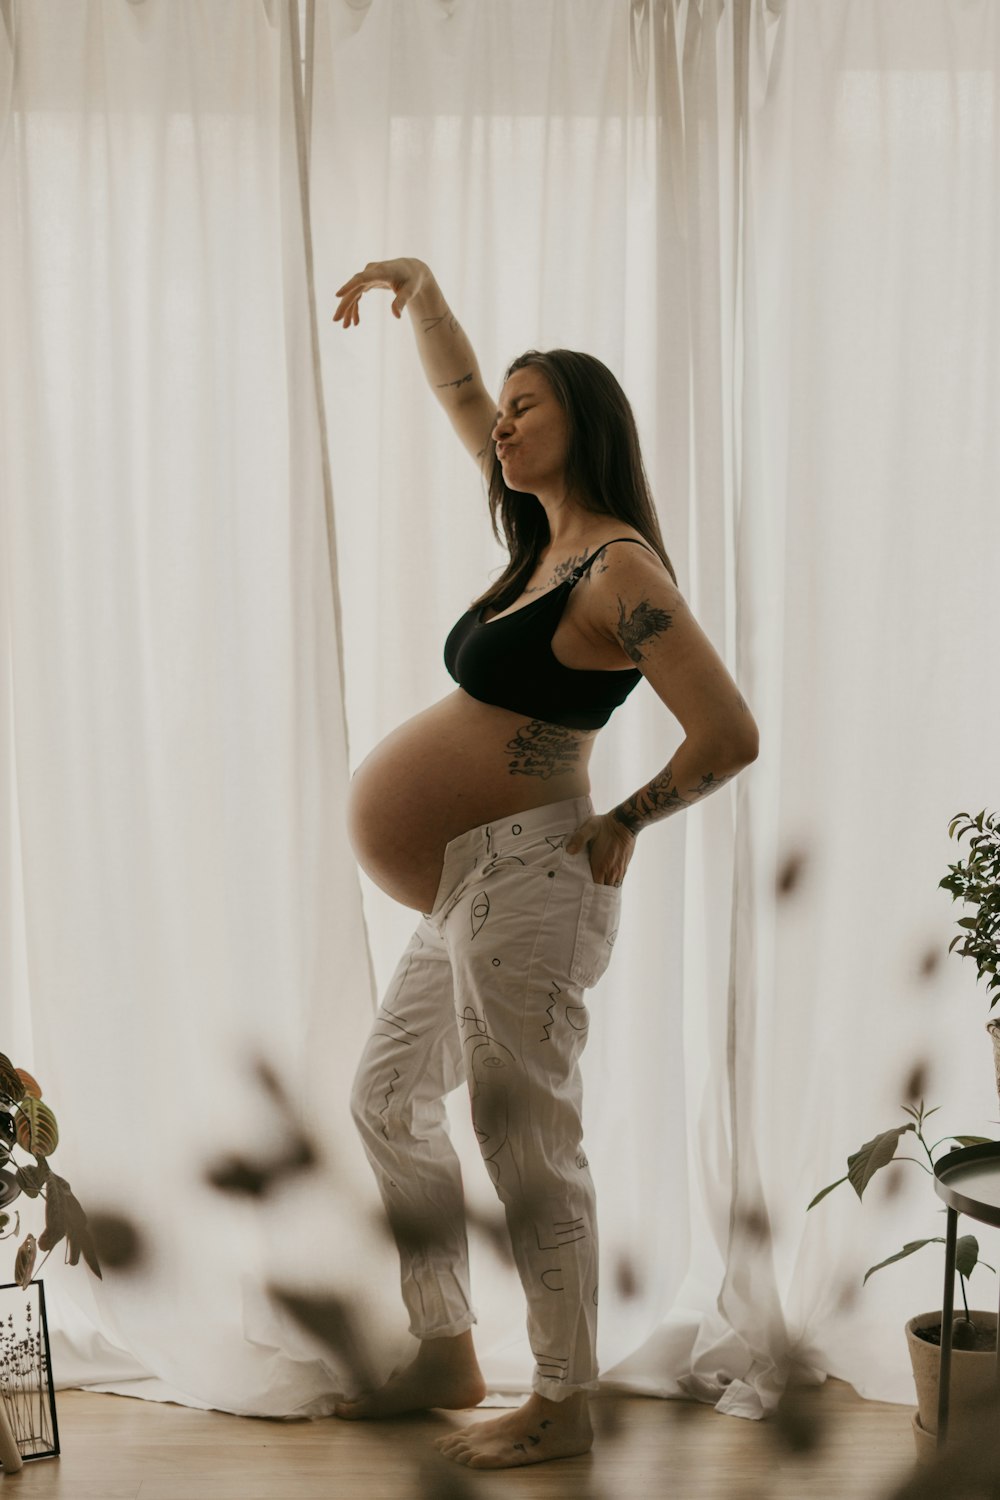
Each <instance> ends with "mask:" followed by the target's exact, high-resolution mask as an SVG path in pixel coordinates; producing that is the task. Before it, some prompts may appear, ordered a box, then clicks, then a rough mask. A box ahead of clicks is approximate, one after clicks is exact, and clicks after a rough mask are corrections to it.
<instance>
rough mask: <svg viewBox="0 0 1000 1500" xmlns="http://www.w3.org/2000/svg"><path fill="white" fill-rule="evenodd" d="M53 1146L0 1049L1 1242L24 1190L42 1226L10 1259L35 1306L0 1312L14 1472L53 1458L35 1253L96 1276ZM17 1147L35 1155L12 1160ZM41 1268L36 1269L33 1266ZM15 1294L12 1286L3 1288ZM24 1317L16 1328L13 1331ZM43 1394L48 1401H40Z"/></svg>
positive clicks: (18, 1073)
mask: <svg viewBox="0 0 1000 1500" xmlns="http://www.w3.org/2000/svg"><path fill="white" fill-rule="evenodd" d="M58 1144H59V1127H58V1125H57V1124H56V1117H55V1115H54V1114H53V1112H52V1110H51V1109H50V1108H49V1106H48V1105H47V1104H45V1103H44V1102H43V1100H42V1091H41V1089H40V1088H39V1086H38V1083H37V1081H36V1080H35V1079H34V1078H32V1076H31V1074H30V1073H28V1072H26V1071H25V1070H24V1068H15V1067H14V1066H13V1064H12V1063H11V1061H10V1059H9V1058H8V1057H6V1056H5V1055H4V1054H3V1053H2V1052H0V1239H9V1238H10V1235H11V1234H14V1235H17V1234H20V1232H21V1215H20V1213H19V1212H18V1211H16V1210H15V1215H14V1217H15V1221H16V1222H15V1225H14V1228H13V1229H12V1230H11V1231H10V1232H9V1233H5V1232H4V1231H6V1229H7V1225H8V1224H9V1223H10V1218H11V1216H10V1214H9V1213H7V1212H6V1209H7V1207H8V1205H9V1204H11V1203H13V1202H14V1200H15V1199H17V1198H19V1197H20V1196H21V1194H22V1193H23V1194H24V1195H25V1197H27V1198H43V1199H44V1200H45V1228H44V1230H43V1231H42V1233H41V1234H40V1235H39V1237H38V1239H37V1240H36V1239H35V1236H34V1235H33V1234H31V1233H29V1234H26V1235H25V1237H24V1239H23V1240H22V1242H21V1244H20V1245H19V1246H18V1249H17V1254H16V1256H15V1257H14V1284H15V1285H16V1287H17V1288H18V1289H19V1292H20V1293H24V1292H27V1291H28V1289H29V1288H30V1287H32V1286H34V1287H35V1288H36V1289H37V1307H36V1308H35V1309H34V1312H35V1316H34V1318H33V1317H32V1312H33V1307H32V1300H31V1298H30V1297H29V1300H28V1301H27V1303H25V1299H24V1297H23V1296H19V1297H18V1305H17V1306H16V1308H15V1307H14V1306H13V1305H12V1306H11V1307H10V1308H9V1310H8V1309H5V1310H4V1311H5V1312H6V1313H7V1316H6V1317H5V1318H3V1319H0V1335H2V1337H0V1342H2V1343H3V1345H4V1347H3V1348H2V1349H0V1365H2V1373H0V1463H2V1464H3V1468H4V1472H6V1473H11V1472H16V1471H17V1470H18V1469H20V1468H21V1465H22V1458H54V1457H57V1456H58V1454H59V1428H58V1425H57V1422H56V1402H55V1391H54V1389H53V1382H52V1367H51V1363H50V1358H49V1346H48V1345H49V1340H48V1324H47V1322H46V1319H45V1289H44V1287H43V1285H42V1282H41V1280H40V1279H39V1278H38V1277H36V1276H35V1270H36V1267H35V1261H36V1259H37V1256H38V1251H39V1250H44V1251H46V1252H47V1254H46V1259H48V1254H51V1252H52V1251H53V1250H54V1249H55V1247H56V1245H58V1244H59V1242H60V1241H61V1240H65V1241H66V1259H67V1262H68V1263H69V1264H70V1265H74V1266H75V1265H76V1263H77V1261H78V1260H79V1259H80V1256H81V1255H82V1256H83V1258H84V1260H85V1261H86V1262H87V1265H88V1266H89V1267H90V1269H91V1270H92V1271H93V1273H94V1275H95V1276H98V1277H101V1279H102V1280H103V1277H102V1276H101V1267H100V1264H99V1262H98V1259H97V1251H96V1250H95V1248H94V1241H93V1236H92V1234H91V1231H90V1227H89V1225H88V1223H87V1215H86V1214H85V1213H84V1211H83V1209H82V1208H81V1207H80V1204H79V1203H78V1202H77V1199H76V1198H75V1197H74V1195H73V1190H72V1189H71V1187H70V1185H69V1183H68V1182H67V1181H66V1179H65V1177H60V1176H59V1175H58V1173H56V1172H53V1170H52V1168H51V1166H50V1165H49V1157H50V1156H51V1155H52V1153H53V1152H54V1151H55V1149H56V1147H57V1146H58ZM17 1146H19V1147H20V1148H21V1150H23V1151H26V1152H27V1153H28V1154H29V1155H30V1156H32V1157H33V1158H34V1160H33V1161H32V1162H27V1163H20V1162H17V1161H16V1160H15V1159H14V1154H13V1153H14V1149H15V1147H17ZM44 1264H45V1261H44V1260H43V1261H42V1265H44ZM38 1270H41V1266H39V1267H38ZM5 1290H8V1291H10V1293H11V1295H13V1288H10V1287H8V1288H5ZM22 1317H23V1318H24V1319H25V1320H26V1321H25V1324H24V1326H23V1327H22V1328H20V1329H19V1328H17V1327H16V1326H15V1323H16V1322H20V1320H21V1318H22ZM46 1395H47V1398H48V1399H47V1401H46V1400H44V1399H43V1397H45V1396H46Z"/></svg>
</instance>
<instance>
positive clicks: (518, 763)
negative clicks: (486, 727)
mask: <svg viewBox="0 0 1000 1500" xmlns="http://www.w3.org/2000/svg"><path fill="white" fill-rule="evenodd" d="M580 744H581V740H580V736H579V734H578V733H577V731H576V730H573V729H567V728H566V726H565V725H564V724H548V723H546V721H545V720H544V719H532V720H531V723H530V724H524V725H522V727H521V728H520V729H519V730H518V731H517V734H516V735H515V736H514V738H513V739H512V740H509V741H508V742H507V749H508V750H510V751H511V752H512V753H513V759H512V760H511V761H510V763H509V764H508V766H507V769H508V771H509V772H510V774H511V775H512V776H540V777H541V778H542V780H543V781H548V779H549V777H550V776H561V775H564V774H565V773H566V772H567V771H575V770H576V768H577V765H578V764H579V760H580Z"/></svg>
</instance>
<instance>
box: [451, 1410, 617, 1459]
mask: <svg viewBox="0 0 1000 1500" xmlns="http://www.w3.org/2000/svg"><path fill="white" fill-rule="evenodd" d="M593 1441H594V1430H593V1428H592V1427H591V1425H590V1411H589V1408H588V1406H587V1396H586V1392H584V1391H578V1392H577V1393H576V1394H575V1395H573V1396H570V1397H568V1399H567V1400H565V1401H547V1400H546V1399H545V1397H544V1396H534V1395H533V1396H530V1397H529V1398H528V1400H527V1401H526V1402H525V1403H524V1405H523V1406H522V1407H520V1408H519V1409H518V1410H517V1411H512V1412H505V1413H504V1415H503V1416H502V1417H498V1418H497V1419H496V1420H495V1421H492V1422H476V1423H474V1424H473V1425H472V1426H469V1427H463V1428H462V1430H461V1431H460V1432H452V1433H449V1435H448V1436H447V1437H443V1438H437V1439H436V1440H435V1444H434V1446H435V1447H436V1448H439V1449H440V1451H441V1452H442V1453H443V1454H444V1456H445V1458H451V1459H454V1461H455V1463H457V1464H465V1465H466V1466H467V1467H468V1468H470V1469H515V1468H520V1466H521V1465H522V1464H541V1463H544V1462H545V1460H546V1459H549V1458H576V1457H577V1456H578V1455H579V1454H581V1453H588V1452H589V1451H590V1448H591V1447H592V1445H593Z"/></svg>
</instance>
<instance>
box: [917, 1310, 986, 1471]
mask: <svg viewBox="0 0 1000 1500" xmlns="http://www.w3.org/2000/svg"><path fill="white" fill-rule="evenodd" d="M956 1316H957V1314H956ZM963 1316H964V1314H963ZM970 1317H971V1318H972V1321H973V1322H974V1323H976V1324H978V1325H979V1327H981V1328H988V1329H989V1330H990V1331H991V1332H992V1333H993V1336H994V1340H995V1339H996V1327H997V1315H996V1313H995V1312H978V1311H973V1312H972V1313H970ZM940 1322H941V1313H940V1312H926V1313H918V1314H917V1316H916V1317H915V1318H911V1319H910V1321H909V1322H908V1323H907V1325H906V1342H907V1345H908V1346H909V1350H910V1364H911V1365H912V1366H913V1383H914V1385H915V1386H916V1388H917V1413H916V1416H915V1418H914V1424H913V1435H914V1439H915V1441H916V1444H917V1456H918V1458H923V1457H924V1456H925V1455H927V1454H930V1455H931V1456H932V1455H933V1450H934V1445H935V1444H936V1442H937V1414H938V1392H939V1389H940V1375H941V1349H940V1346H939V1345H938V1344H929V1343H928V1342H927V1340H926V1339H922V1338H918V1336H917V1334H916V1331H915V1330H916V1329H918V1328H931V1327H933V1326H934V1324H936V1323H940ZM995 1390H996V1350H995V1348H994V1349H989V1350H982V1351H981V1350H973V1349H955V1348H953V1349H952V1351H951V1381H950V1383H949V1400H948V1442H949V1443H951V1442H952V1441H956V1442H961V1441H962V1440H963V1438H965V1437H968V1436H969V1435H970V1432H971V1433H973V1434H974V1433H975V1420H976V1408H977V1406H981V1403H982V1402H984V1401H986V1400H988V1399H989V1398H990V1396H991V1395H992V1394H993V1393H994V1392H995ZM918 1427H919V1431H918Z"/></svg>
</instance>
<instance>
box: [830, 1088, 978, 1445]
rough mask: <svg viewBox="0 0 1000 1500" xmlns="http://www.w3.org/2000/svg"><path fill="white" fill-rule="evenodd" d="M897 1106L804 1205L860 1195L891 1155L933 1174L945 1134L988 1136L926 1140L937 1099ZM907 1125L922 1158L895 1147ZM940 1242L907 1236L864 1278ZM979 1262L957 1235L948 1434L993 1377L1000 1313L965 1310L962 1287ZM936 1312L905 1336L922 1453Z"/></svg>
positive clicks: (929, 1422) (929, 1434)
mask: <svg viewBox="0 0 1000 1500" xmlns="http://www.w3.org/2000/svg"><path fill="white" fill-rule="evenodd" d="M902 1108H903V1111H904V1113H905V1114H907V1115H909V1116H910V1119H908V1120H907V1121H906V1122H905V1123H904V1124H902V1125H895V1126H893V1127H892V1129H891V1130H883V1131H882V1132H881V1133H880V1134H879V1135H876V1136H874V1137H873V1138H872V1139H871V1140H870V1141H866V1142H865V1143H864V1145H863V1146H860V1147H859V1148H858V1150H857V1151H855V1152H854V1153H853V1154H852V1155H851V1156H849V1157H848V1158H847V1173H846V1175H845V1176H843V1177H838V1178H837V1181H836V1182H831V1183H830V1185H829V1186H828V1187H825V1188H823V1189H822V1191H821V1192H819V1193H817V1194H816V1196H815V1198H814V1199H813V1200H812V1202H811V1203H810V1204H809V1208H815V1206H816V1204H817V1203H819V1202H820V1201H821V1200H822V1199H823V1198H825V1197H826V1195H827V1193H832V1192H833V1190H834V1188H837V1187H839V1186H840V1184H841V1183H842V1182H850V1184H851V1186H852V1187H853V1188H854V1191H855V1192H856V1193H857V1195H858V1197H859V1198H861V1197H863V1195H864V1191H865V1188H866V1187H867V1186H868V1184H869V1183H870V1182H871V1180H872V1178H873V1177H874V1176H875V1173H876V1172H878V1171H880V1170H881V1169H882V1168H883V1167H887V1166H888V1165H889V1163H890V1162H893V1161H912V1162H915V1163H916V1165H917V1166H919V1167H921V1168H922V1169H923V1171H925V1172H926V1173H927V1174H928V1175H929V1176H933V1173H934V1162H935V1156H934V1153H935V1152H938V1155H939V1156H941V1155H945V1154H947V1153H946V1152H944V1151H943V1150H942V1149H941V1148H943V1147H944V1146H945V1144H946V1143H947V1142H949V1141H950V1142H952V1143H953V1144H952V1145H951V1146H949V1148H948V1149H949V1150H951V1151H957V1150H959V1149H960V1148H961V1147H962V1146H978V1145H982V1144H985V1143H986V1142H987V1141H988V1140H989V1137H987V1136H981V1135H946V1136H942V1137H941V1139H940V1140H937V1141H933V1142H928V1141H927V1139H926V1137H925V1135H924V1125H925V1122H926V1121H927V1120H929V1119H930V1117H931V1115H933V1114H936V1113H937V1109H938V1108H939V1106H936V1107H935V1108H934V1109H928V1110H925V1109H924V1104H923V1100H921V1101H920V1103H919V1104H918V1105H917V1106H916V1108H914V1107H913V1106H911V1105H909V1104H904V1105H903V1106H902ZM911 1131H912V1132H913V1134H914V1136H915V1137H916V1140H917V1141H918V1142H919V1143H920V1147H921V1148H922V1150H923V1152H924V1155H925V1156H926V1158H927V1164H926V1165H925V1163H924V1162H923V1161H921V1159H920V1157H918V1156H907V1155H905V1154H900V1147H901V1146H902V1145H903V1144H904V1143H905V1144H909V1133H910V1132H911ZM807 1211H808V1210H807ZM944 1243H945V1240H944V1236H943V1235H940V1234H935V1235H930V1236H928V1237H927V1238H925V1239H922V1240H909V1241H907V1243H906V1244H905V1245H904V1246H903V1248H902V1250H897V1251H896V1252H895V1254H894V1255H888V1256H886V1258H885V1260H880V1261H878V1262H877V1264H876V1265H874V1266H869V1268H868V1270H867V1271H866V1272H865V1275H864V1282H865V1283H866V1282H867V1281H868V1278H869V1276H874V1274H875V1272H876V1271H881V1270H882V1269H883V1267H884V1266H890V1265H892V1264H893V1263H894V1262H895V1261H900V1260H904V1259H905V1258H906V1257H907V1256H908V1255H913V1254H914V1253H915V1252H916V1251H917V1250H922V1249H923V1248H924V1246H925V1245H943V1244H944ZM977 1265H984V1266H985V1265H987V1263H986V1261H981V1260H980V1259H979V1241H978V1240H977V1239H976V1236H975V1235H974V1234H963V1235H960V1236H959V1238H958V1243H957V1244H956V1246H955V1270H956V1271H957V1272H958V1277H959V1283H960V1286H961V1291H962V1306H963V1308H964V1310H965V1315H964V1317H963V1316H961V1315H958V1316H957V1317H956V1318H955V1321H954V1323H953V1324H952V1351H953V1352H952V1366H951V1410H952V1418H951V1423H950V1425H949V1437H952V1438H960V1437H961V1436H962V1434H963V1426H964V1427H965V1428H966V1429H967V1427H968V1423H963V1416H962V1413H963V1412H968V1411H969V1410H970V1409H973V1408H974V1407H975V1404H976V1402H977V1401H978V1400H979V1399H980V1397H982V1396H985V1395H986V1394H987V1393H988V1392H989V1391H990V1390H991V1389H992V1388H993V1383H994V1379H995V1375H994V1355H993V1352H992V1351H994V1350H995V1349H996V1328H997V1315H996V1313H995V1312H986V1311H980V1310H978V1309H977V1310H975V1311H972V1312H970V1310H969V1299H968V1296H967V1294H966V1282H967V1280H968V1278H969V1277H970V1276H971V1275H972V1273H973V1271H974V1270H975V1268H976V1266H977ZM987 1269H988V1270H991V1271H992V1270H994V1269H995V1268H994V1267H993V1266H987ZM863 1284H864V1283H863ZM941 1316H942V1315H941V1312H940V1310H939V1311H937V1312H927V1313H918V1314H917V1315H916V1316H915V1317H913V1318H911V1319H910V1320H909V1322H908V1323H907V1324H906V1342H907V1347H908V1349H909V1353H910V1363H911V1365H912V1367H913V1380H914V1384H915V1385H916V1388H917V1411H916V1413H915V1414H914V1418H913V1432H914V1439H915V1441H916V1444H917V1451H918V1453H919V1454H920V1455H921V1457H923V1456H926V1455H928V1454H929V1453H931V1452H932V1451H933V1448H934V1442H935V1438H936V1434H937V1402H938V1371H939V1366H940V1349H941Z"/></svg>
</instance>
